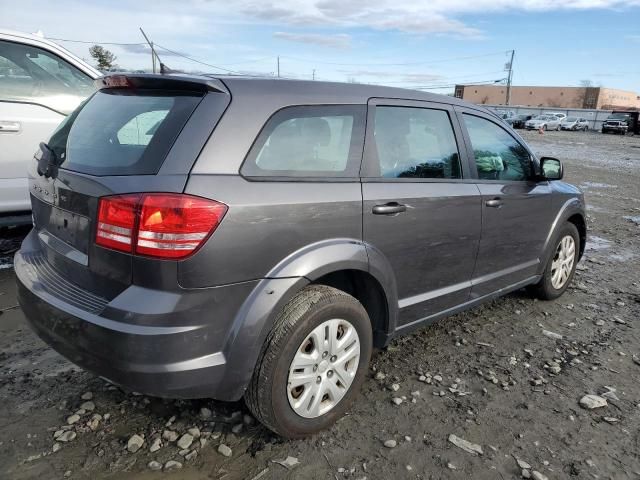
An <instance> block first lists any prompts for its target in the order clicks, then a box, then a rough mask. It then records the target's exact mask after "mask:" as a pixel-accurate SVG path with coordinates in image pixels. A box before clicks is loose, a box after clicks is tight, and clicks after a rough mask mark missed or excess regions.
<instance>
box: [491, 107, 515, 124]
mask: <svg viewBox="0 0 640 480" xmlns="http://www.w3.org/2000/svg"><path fill="white" fill-rule="evenodd" d="M496 115H498V117H500V118H501V119H502V120H504V121H505V122H507V123H508V124H511V120H512V119H513V118H515V116H516V114H515V113H514V112H512V111H511V110H496Z"/></svg>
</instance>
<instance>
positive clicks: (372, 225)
mask: <svg viewBox="0 0 640 480" xmlns="http://www.w3.org/2000/svg"><path fill="white" fill-rule="evenodd" d="M97 83H99V85H100V89H99V91H98V92H97V93H96V94H95V95H93V96H92V97H91V98H90V99H89V100H88V101H87V102H86V103H85V104H84V105H82V106H81V108H79V109H78V110H76V111H75V112H74V114H73V115H71V116H69V117H67V119H66V121H65V122H64V123H63V124H62V125H61V126H60V128H59V129H58V130H57V131H56V132H55V133H54V134H53V135H52V136H51V138H50V139H49V140H48V142H47V143H46V144H43V145H42V147H41V151H40V153H39V154H38V155H37V156H36V158H34V160H33V161H32V162H31V165H30V169H29V190H30V192H31V199H32V203H33V216H34V228H33V230H32V231H31V233H30V234H29V235H28V236H27V237H26V238H25V240H24V243H23V244H22V247H21V249H20V251H19V252H17V253H16V256H15V261H14V266H15V272H16V277H17V282H18V298H19V302H20V305H21V307H22V309H23V311H24V314H25V316H26V318H27V319H28V322H29V323H30V325H31V326H32V328H33V329H34V330H35V332H37V333H38V335H39V336H40V337H41V338H42V339H44V340H45V341H46V342H47V343H48V344H49V345H51V346H52V347H53V348H54V349H55V350H57V351H58V352H60V353H61V354H62V355H64V356H66V357H67V358H68V359H70V360H71V361H73V362H74V363H76V364H78V365H80V366H82V367H84V368H86V369H88V370H90V371H93V372H95V373H96V374H97V375H99V376H101V377H104V378H106V379H109V380H110V381H112V382H114V383H116V384H120V385H123V386H125V387H128V388H130V389H133V390H135V391H138V392H144V393H146V394H149V395H158V396H162V397H175V398H202V397H212V398H215V399H219V400H233V401H235V400H238V399H240V398H242V397H243V396H244V398H245V401H246V403H247V405H248V407H249V409H250V410H251V411H252V412H253V414H254V415H255V416H256V418H257V419H259V420H260V421H261V422H262V423H264V425H266V426H267V427H268V428H270V429H271V430H273V431H275V432H277V433H278V434H280V435H282V436H284V437H290V438H298V437H303V436H306V435H310V434H313V433H315V432H318V431H320V430H322V429H324V428H327V427H329V426H330V425H331V424H333V423H334V422H335V421H336V420H337V419H338V418H340V417H341V416H342V415H343V414H344V413H345V412H346V411H347V409H348V408H349V407H350V405H351V404H352V402H353V401H354V400H355V399H356V397H357V395H358V390H359V387H360V385H361V384H362V382H363V381H364V380H365V379H366V378H367V376H368V372H369V359H370V356H371V353H372V349H373V348H382V347H384V346H386V345H388V344H389V342H390V341H391V340H392V339H394V338H396V337H398V336H400V335H403V334H406V333H408V332H410V331H412V330H414V329H415V328H417V327H419V326H422V325H426V324H429V323H431V322H433V321H435V320H437V319H439V318H442V317H445V316H447V315H451V314H453V313H455V312H459V311H462V310H465V309H468V308H471V307H473V306H476V305H479V304H481V303H483V302H486V301H489V300H491V299H493V298H495V297H497V296H500V295H504V294H506V293H507V292H510V291H513V290H516V289H520V288H522V287H529V288H531V291H532V292H534V293H535V295H537V296H538V297H539V298H541V299H545V300H551V299H554V298H557V297H558V296H560V295H562V293H563V292H564V291H565V290H566V288H567V286H568V285H569V284H570V283H571V280H572V278H573V275H574V272H575V268H576V264H577V263H578V261H579V259H580V257H581V256H582V253H583V251H584V246H585V241H586V223H585V209H584V198H583V195H582V193H581V192H580V190H579V189H578V188H576V187H574V186H572V185H570V184H567V183H564V182H562V181H561V179H562V176H563V170H562V164H561V162H560V160H558V159H555V158H540V159H538V158H536V156H535V155H534V154H533V153H532V151H531V150H530V149H529V147H528V146H527V145H526V143H525V142H524V141H523V140H522V138H520V137H519V136H518V135H517V134H516V133H515V132H514V131H513V130H512V129H511V128H509V127H508V126H507V125H504V123H503V122H502V121H501V120H500V119H499V118H496V116H495V115H494V114H493V113H492V112H489V111H488V110H486V109H484V108H482V107H479V106H476V105H472V104H469V103H466V102H463V101H462V100H459V99H456V98H452V97H447V96H441V95H435V94H429V93H424V92H417V91H411V90H402V89H395V88H389V87H376V86H371V85H357V84H347V83H345V84H338V83H328V82H317V81H316V82H314V81H300V80H278V79H273V78H268V79H260V78H249V77H244V78H243V77H216V78H213V77H198V76H181V75H170V76H160V75H127V76H122V75H116V76H108V77H105V78H104V79H102V80H98V81H97ZM61 286H62V288H61Z"/></svg>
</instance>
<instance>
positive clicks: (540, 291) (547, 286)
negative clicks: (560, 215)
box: [530, 223, 580, 300]
mask: <svg viewBox="0 0 640 480" xmlns="http://www.w3.org/2000/svg"><path fill="white" fill-rule="evenodd" d="M567 235H571V236H572V237H573V241H574V242H575V258H574V261H573V266H572V267H571V272H570V273H569V277H568V278H567V281H566V282H565V283H564V285H562V287H560V288H555V287H554V286H553V285H552V283H551V265H552V263H553V260H554V259H555V256H556V251H557V250H558V246H559V245H560V241H561V240H562V239H563V238H564V237H565V236H567ZM551 245H552V248H553V250H552V251H551V254H550V255H549V259H548V260H547V265H546V267H545V269H544V273H543V274H542V279H540V281H539V282H538V283H537V284H535V285H532V286H531V287H530V290H531V292H532V293H533V294H534V295H535V296H536V297H538V298H539V299H540V300H555V299H556V298H558V297H559V296H560V295H562V294H563V293H564V292H565V290H566V289H567V288H568V287H569V285H570V284H571V282H572V280H573V276H574V275H575V273H576V265H577V264H578V254H579V252H580V234H579V233H578V229H577V228H576V226H575V225H574V224H573V223H565V224H564V226H563V227H562V228H560V229H559V230H558V232H556V234H555V236H554V238H553V242H552V243H551Z"/></svg>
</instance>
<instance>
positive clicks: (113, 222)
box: [96, 195, 140, 252]
mask: <svg viewBox="0 0 640 480" xmlns="http://www.w3.org/2000/svg"><path fill="white" fill-rule="evenodd" d="M139 201H140V195H120V196H117V197H105V198H101V199H100V204H99V206H98V228H97V230H96V243H97V244H98V245H100V246H102V247H107V248H113V249H115V250H122V251H123V252H131V247H132V245H133V234H134V230H135V226H136V216H137V209H138V202H139Z"/></svg>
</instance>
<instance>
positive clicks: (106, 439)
mask: <svg viewBox="0 0 640 480" xmlns="http://www.w3.org/2000/svg"><path fill="white" fill-rule="evenodd" d="M525 136H526V137H527V139H528V141H530V143H531V145H532V147H533V148H534V150H535V151H537V152H538V153H540V154H545V155H552V156H557V157H560V158H561V159H563V160H564V161H565V165H566V179H567V181H569V182H573V183H575V184H578V185H580V186H581V187H582V188H583V189H584V190H585V192H586V197H587V202H588V205H589V212H588V213H589V234H590V239H591V240H590V243H589V245H588V249H587V253H586V256H585V258H584V259H583V260H582V261H581V262H580V264H579V266H578V271H577V275H576V278H575V280H574V283H573V286H572V288H571V289H570V290H569V291H567V293H566V294H565V295H564V296H563V297H562V298H560V299H559V300H557V301H554V302H539V301H536V300H533V299H532V298H531V297H530V296H528V295H527V293H526V292H524V291H521V292H517V293H514V294H511V295H509V296H507V297H506V298H502V299H499V300H496V301H494V302H492V303H490V304H488V305H485V306H483V307H481V308H477V309H475V310H472V311H469V312H466V313H463V314H460V315H456V316H455V317H451V318H448V319H446V320H443V321H441V322H439V323H437V324H435V325H433V326H430V327H427V328H424V329H422V330H420V331H418V332H416V333H414V334H413V335H411V336H408V337H405V338H402V339H399V340H396V341H394V342H393V343H392V344H391V346H390V347H389V348H388V349H386V350H385V351H382V352H379V353H378V354H377V355H376V357H375V358H374V360H373V363H372V368H371V372H370V378H369V379H368V380H367V381H366V382H365V385H364V388H363V394H362V396H361V397H360V400H359V401H358V402H357V403H356V405H354V407H353V408H352V409H351V411H350V413H349V415H348V416H346V417H345V418H343V419H342V420H340V421H339V422H338V423H337V425H336V426H335V427H334V428H333V429H331V430H330V431H327V432H324V433H322V434H320V435H317V436H316V437H314V438H311V439H308V440H302V441H283V440H281V439H279V438H277V437H275V436H273V435H272V434H270V433H269V432H268V431H267V430H266V429H265V428H263V427H261V426H260V425H258V424H256V423H255V422H254V421H252V419H251V418H250V417H245V415H246V414H248V411H247V410H246V408H245V407H244V405H243V404H242V403H241V402H239V403H235V404H225V403H220V402H213V401H206V400H198V401H163V400H159V399H154V398H147V397H145V396H141V395H136V394H134V393H129V392H124V391H122V390H120V389H119V388H116V387H114V386H111V385H109V384H107V383H105V382H104V381H103V380H101V379H99V378H96V377H95V376H93V375H91V374H90V373H86V372H83V371H81V370H79V369H77V368H76V367H74V366H73V365H71V364H70V363H68V362H67V361H66V360H64V359H63V358H61V357H60V356H59V355H57V354H56V353H54V352H53V351H52V350H51V349H49V348H48V347H47V346H46V345H45V344H44V343H42V342H41V341H40V340H39V339H38V338H36V336H35V335H34V334H33V333H31V331H30V330H29V329H28V328H27V326H26V325H25V322H24V318H23V315H22V312H21V311H20V309H19V308H18V307H17V305H16V303H17V302H16V299H15V288H14V274H13V271H12V269H11V268H10V267H9V268H7V266H6V265H5V268H3V269H1V270H0V313H1V315H0V401H1V404H0V478H10V479H50V478H63V477H64V478H66V477H68V478H77V479H89V478H92V479H95V478H117V479H133V478H135V479H155V478H166V479H173V478H184V479H205V478H216V479H217V478H224V479H245V478H246V479H257V478H261V479H281V478H310V479H342V478H354V479H362V478H368V479H387V478H425V479H426V478H429V479H441V478H447V479H449V478H451V479H462V478H478V479H485V478H486V479H517V478H521V476H522V472H521V466H523V465H520V466H519V465H518V463H517V461H516V459H519V460H521V461H524V462H526V463H527V464H528V466H529V467H530V468H529V469H528V471H529V473H530V474H532V472H533V471H536V472H537V473H536V475H539V474H541V475H543V477H540V476H538V477H537V478H544V477H545V476H546V477H547V478H549V479H565V478H578V479H588V478H602V479H609V478H611V479H631V478H640V358H638V355H640V321H639V319H638V316H639V313H640V283H639V282H640V225H639V223H640V218H638V217H640V137H635V138H634V137H626V138H621V137H619V136H604V135H601V134H596V133H587V134H582V133H572V132H558V133H556V132H548V133H546V134H545V135H539V134H537V133H525ZM23 234H24V231H17V232H16V231H12V232H8V231H6V230H5V231H3V232H2V237H3V241H2V244H1V245H0V249H2V250H4V252H5V259H4V261H5V263H7V252H8V251H9V250H11V249H12V242H13V243H14V244H15V243H17V242H16V241H15V240H16V239H19V238H20V236H21V235H23ZM11 239H13V240H11ZM0 265H2V263H1V261H0ZM545 330H546V331H548V332H549V331H550V332H553V333H555V334H558V335H562V339H558V338H552V337H550V336H548V335H549V334H548V332H547V334H545V333H543V332H544V331H545ZM634 356H635V358H634ZM421 375H422V376H423V377H422V381H420V376H421ZM427 382H431V383H427ZM394 384H395V385H397V387H393V385H394ZM394 388H397V391H394ZM88 392H91V393H90V394H89V393H88ZM586 394H605V398H606V400H607V406H604V407H601V408H597V409H594V410H587V409H585V408H582V407H581V406H580V405H579V401H580V399H581V398H582V397H583V396H584V395H586ZM83 395H84V399H83V398H82V396H83ZM90 396H91V397H92V398H91V399H90V400H87V399H88V398H89V397H90ZM393 397H399V398H404V399H405V400H404V401H403V402H402V403H401V404H400V405H396V404H394V403H393V402H392V398H393ZM86 401H89V402H91V403H89V404H84V403H85V402H86ZM82 404H84V405H83V406H82V409H81V405H82ZM203 408H204V410H202V409H203ZM79 409H81V410H80V412H79V415H80V419H79V420H78V421H77V422H76V423H73V425H71V426H67V419H68V417H70V416H71V415H72V414H74V413H75V412H77V411H78V410H79ZM207 409H208V410H207ZM70 420H74V418H71V419H70ZM194 427H196V428H197V429H198V431H195V430H192V433H193V434H194V436H195V437H197V436H198V434H199V435H200V437H199V438H195V439H194V440H193V442H192V444H191V445H190V446H189V447H187V448H185V449H184V450H185V451H183V452H182V453H183V454H187V458H188V459H186V458H185V457H184V456H182V455H181V454H180V453H179V451H180V450H181V448H180V447H178V446H177V445H176V442H170V441H168V440H166V439H161V443H162V447H161V448H160V449H159V450H157V451H155V452H153V453H151V452H150V447H151V446H152V445H153V444H154V441H155V443H158V442H157V440H156V439H157V438H161V437H162V434H163V432H164V431H165V430H171V431H174V432H177V434H178V435H180V436H182V435H183V434H184V433H185V432H187V430H188V429H191V428H194ZM65 429H67V430H65ZM58 430H63V431H58ZM134 434H138V435H140V436H141V437H144V444H143V445H142V447H141V448H140V450H138V451H137V452H136V453H130V452H129V451H128V450H127V443H128V442H129V440H130V438H131V437H132V436H133V435H134ZM451 434H454V435H456V436H457V437H460V438H462V439H465V440H467V441H469V442H472V443H474V444H477V445H478V446H480V447H481V449H482V455H475V454H472V453H468V452H467V451H465V450H463V449H461V448H459V447H457V446H455V445H454V444H452V443H451V442H450V441H449V440H448V438H449V436H450V435H451ZM171 435H175V434H171V433H168V434H166V436H167V437H171ZM54 436H56V437H57V438H58V440H54ZM62 439H67V440H69V441H67V442H63V441H62ZM187 439H188V438H187ZM387 440H395V441H396V444H397V445H396V446H395V447H394V448H387V447H385V446H384V442H385V441H387ZM186 443H188V442H187V441H184V444H186ZM220 444H224V445H226V446H228V447H230V448H231V456H229V457H227V456H223V455H222V454H221V453H219V452H218V447H219V445H220ZM133 448H135V447H132V449H133ZM194 451H195V452H197V453H195V454H194V453H192V452H194ZM289 456H290V457H295V459H297V461H298V462H299V463H297V464H295V465H292V466H290V467H289V468H287V467H286V466H282V465H281V464H278V463H275V461H278V460H284V459H286V458H287V457H289ZM169 460H174V461H177V462H180V463H181V464H182V465H183V466H182V468H181V469H177V470H171V471H164V472H162V471H152V470H151V469H150V467H149V463H150V462H152V461H156V462H158V465H160V466H164V465H165V464H166V462H167V461H169ZM289 463H295V461H293V460H291V459H290V462H289ZM151 465H152V466H153V465H155V464H151ZM156 466H157V465H156ZM524 466H525V467H527V465H524Z"/></svg>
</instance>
